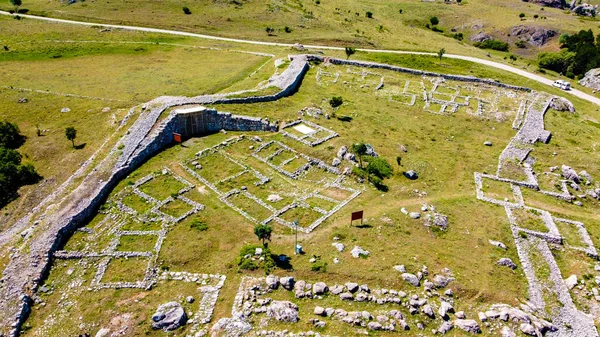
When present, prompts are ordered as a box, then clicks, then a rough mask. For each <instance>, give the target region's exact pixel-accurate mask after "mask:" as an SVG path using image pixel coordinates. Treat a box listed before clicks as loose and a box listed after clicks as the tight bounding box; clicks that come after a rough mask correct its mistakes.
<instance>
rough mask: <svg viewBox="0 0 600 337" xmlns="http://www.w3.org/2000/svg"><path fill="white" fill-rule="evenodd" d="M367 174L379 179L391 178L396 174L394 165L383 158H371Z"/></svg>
mask: <svg viewBox="0 0 600 337" xmlns="http://www.w3.org/2000/svg"><path fill="white" fill-rule="evenodd" d="M367 161H368V162H369V164H368V165H367V173H369V174H371V175H374V176H376V177H378V178H379V179H384V178H389V177H391V176H392V174H393V173H394V170H393V169H392V165H390V163H388V162H387V161H386V160H385V159H383V158H379V157H377V158H369V159H368V160H367Z"/></svg>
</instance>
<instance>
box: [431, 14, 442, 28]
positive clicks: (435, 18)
mask: <svg viewBox="0 0 600 337" xmlns="http://www.w3.org/2000/svg"><path fill="white" fill-rule="evenodd" d="M429 22H431V25H433V26H435V25H437V24H438V23H440V20H439V19H438V18H437V16H432V17H430V18H429Z"/></svg>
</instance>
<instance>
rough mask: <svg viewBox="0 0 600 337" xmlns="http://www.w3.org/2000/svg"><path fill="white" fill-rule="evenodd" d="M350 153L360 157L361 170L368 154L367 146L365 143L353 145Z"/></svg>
mask: <svg viewBox="0 0 600 337" xmlns="http://www.w3.org/2000/svg"><path fill="white" fill-rule="evenodd" d="M350 151H351V152H352V153H354V154H355V155H356V156H357V157H358V161H359V163H360V168H362V167H363V162H362V158H363V156H364V155H365V154H366V153H367V145H366V144H365V143H363V142H360V143H356V144H352V148H351V149H350Z"/></svg>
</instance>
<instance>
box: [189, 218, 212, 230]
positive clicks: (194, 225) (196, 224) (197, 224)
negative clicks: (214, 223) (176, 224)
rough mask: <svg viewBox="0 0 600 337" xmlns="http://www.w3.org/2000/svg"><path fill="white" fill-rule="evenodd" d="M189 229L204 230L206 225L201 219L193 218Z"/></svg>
mask: <svg viewBox="0 0 600 337" xmlns="http://www.w3.org/2000/svg"><path fill="white" fill-rule="evenodd" d="M190 229H196V230H199V231H201V232H204V231H205V230H207V229H208V225H207V224H206V223H204V222H203V221H202V220H200V219H194V220H193V221H192V222H191V223H190Z"/></svg>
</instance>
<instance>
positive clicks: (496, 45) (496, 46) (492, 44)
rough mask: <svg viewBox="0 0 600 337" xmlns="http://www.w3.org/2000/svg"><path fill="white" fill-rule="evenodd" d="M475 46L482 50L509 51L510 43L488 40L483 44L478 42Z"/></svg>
mask: <svg viewBox="0 0 600 337" xmlns="http://www.w3.org/2000/svg"><path fill="white" fill-rule="evenodd" d="M474 46H475V47H477V48H481V49H492V50H498V51H508V43H506V42H504V41H499V40H486V41H483V42H476V43H475V44H474Z"/></svg>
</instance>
